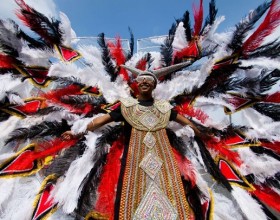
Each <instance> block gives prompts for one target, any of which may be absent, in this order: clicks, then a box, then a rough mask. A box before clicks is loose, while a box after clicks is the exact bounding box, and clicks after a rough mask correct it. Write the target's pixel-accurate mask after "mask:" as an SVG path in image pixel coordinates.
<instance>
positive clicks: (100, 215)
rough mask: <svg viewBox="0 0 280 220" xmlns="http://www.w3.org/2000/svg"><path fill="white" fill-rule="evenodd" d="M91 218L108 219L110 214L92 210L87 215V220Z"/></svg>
mask: <svg viewBox="0 0 280 220" xmlns="http://www.w3.org/2000/svg"><path fill="white" fill-rule="evenodd" d="M91 218H92V220H107V219H109V216H108V215H106V214H103V213H100V212H96V211H91V212H89V213H88V214H87V215H86V217H85V220H90V219H91Z"/></svg>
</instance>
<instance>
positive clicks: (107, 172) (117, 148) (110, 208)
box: [95, 138, 124, 219]
mask: <svg viewBox="0 0 280 220" xmlns="http://www.w3.org/2000/svg"><path fill="white" fill-rule="evenodd" d="M123 146H124V145H123V141H122V138H120V139H119V140H117V141H115V142H114V143H113V145H112V147H111V149H110V152H109V154H108V156H107V159H106V165H105V166H104V168H103V173H102V175H101V180H100V183H99V186H98V190H97V191H98V193H99V197H98V199H97V201H96V204H95V210H96V211H98V212H100V213H103V214H106V215H108V216H110V219H114V203H115V196H116V187H117V182H118V178H119V174H120V169H121V163H120V162H121V155H122V153H123Z"/></svg>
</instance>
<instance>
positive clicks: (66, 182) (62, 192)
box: [52, 132, 100, 213]
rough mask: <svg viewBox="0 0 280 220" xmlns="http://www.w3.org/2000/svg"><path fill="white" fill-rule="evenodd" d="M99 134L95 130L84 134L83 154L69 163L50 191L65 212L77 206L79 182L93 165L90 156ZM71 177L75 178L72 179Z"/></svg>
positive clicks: (71, 210)
mask: <svg viewBox="0 0 280 220" xmlns="http://www.w3.org/2000/svg"><path fill="white" fill-rule="evenodd" d="M99 136H100V134H97V133H96V132H95V133H92V132H90V133H89V134H88V135H86V142H85V143H86V144H87V148H86V150H85V152H84V154H83V155H82V156H81V157H80V158H78V159H76V160H75V161H73V162H72V163H71V165H70V167H69V169H68V171H67V173H66V174H65V178H64V179H62V180H61V181H58V183H57V184H56V186H55V188H54V190H53V191H52V196H53V197H54V201H55V202H58V203H59V204H60V206H61V207H62V210H63V212H65V213H71V212H73V211H74V210H75V208H76V207H77V203H78V198H79V195H80V192H81V188H82V187H81V184H82V182H83V180H84V178H85V177H86V176H87V174H88V173H89V172H90V170H91V168H92V166H93V161H92V156H93V155H94V153H95V150H96V149H95V143H96V140H97V138H98V137H99ZM73 177H75V178H74V179H73Z"/></svg>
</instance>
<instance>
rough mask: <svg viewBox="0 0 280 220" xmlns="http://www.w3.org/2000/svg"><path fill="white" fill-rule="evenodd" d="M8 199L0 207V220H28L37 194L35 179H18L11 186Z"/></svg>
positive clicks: (38, 185)
mask: <svg viewBox="0 0 280 220" xmlns="http://www.w3.org/2000/svg"><path fill="white" fill-rule="evenodd" d="M11 187H14V188H15V189H17V190H12V193H11V194H10V195H9V198H8V199H7V200H5V201H6V202H5V203H4V204H2V206H1V207H0V219H7V220H8V219H22V220H29V219H30V218H31V215H32V212H33V209H34V207H33V202H34V199H35V197H36V194H37V193H38V192H39V188H40V183H39V181H38V180H37V178H36V177H34V176H33V177H25V178H19V179H18V181H15V183H14V184H13V185H12V186H11Z"/></svg>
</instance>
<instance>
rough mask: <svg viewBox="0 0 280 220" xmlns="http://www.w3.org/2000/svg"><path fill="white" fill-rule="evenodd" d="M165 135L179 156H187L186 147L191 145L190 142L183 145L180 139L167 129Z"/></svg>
mask: <svg viewBox="0 0 280 220" xmlns="http://www.w3.org/2000/svg"><path fill="white" fill-rule="evenodd" d="M166 133H167V136H168V139H169V141H170V144H171V146H172V147H174V149H176V150H177V151H178V152H179V153H180V154H181V155H183V156H184V155H187V151H188V148H189V147H190V146H187V145H191V144H192V141H190V142H189V143H185V142H184V140H183V139H182V138H180V137H178V136H177V135H176V134H175V132H174V131H172V130H171V129H169V128H167V129H166Z"/></svg>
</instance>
